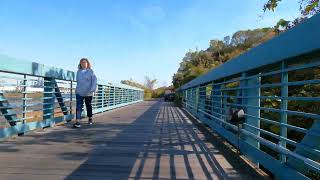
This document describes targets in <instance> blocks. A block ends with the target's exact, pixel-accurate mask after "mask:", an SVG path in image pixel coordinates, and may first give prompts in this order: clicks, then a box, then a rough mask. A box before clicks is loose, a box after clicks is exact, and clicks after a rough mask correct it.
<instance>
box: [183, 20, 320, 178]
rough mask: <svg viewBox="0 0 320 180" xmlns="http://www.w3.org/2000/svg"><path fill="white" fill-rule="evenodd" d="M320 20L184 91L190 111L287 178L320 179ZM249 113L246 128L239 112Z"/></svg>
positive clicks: (261, 164)
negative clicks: (237, 112)
mask: <svg viewBox="0 0 320 180" xmlns="http://www.w3.org/2000/svg"><path fill="white" fill-rule="evenodd" d="M319 24H320V15H316V16H314V17H313V18H311V19H309V20H307V21H305V22H303V23H302V24H300V25H298V26H297V27H295V28H293V29H291V30H289V31H287V32H285V33H283V34H281V35H279V36H278V37H276V38H274V39H272V40H270V41H269V42H266V43H264V44H262V45H260V46H258V47H256V48H253V49H252V50H250V51H248V52H247V53H244V54H243V55H241V56H239V57H237V58H235V59H233V60H230V61H228V62H227V63H225V64H223V65H221V66H220V67H217V68H215V69H214V70H212V71H211V72H209V73H207V74H205V75H203V76H200V77H198V78H196V79H194V80H192V81H191V82H189V83H186V84H185V85H183V86H182V87H181V88H180V89H179V92H181V93H182V95H183V96H182V99H183V106H184V108H185V109H186V110H187V111H188V112H189V113H190V114H192V115H193V116H195V117H196V118H198V119H199V120H200V121H202V122H203V123H205V124H207V125H208V126H210V127H211V128H212V129H213V130H214V131H216V132H218V133H219V134H220V135H221V136H222V137H224V138H225V139H226V140H228V141H229V142H230V143H231V144H233V145H234V146H236V147H237V148H238V149H239V151H240V152H241V153H242V154H243V155H245V156H246V157H247V158H248V159H250V160H251V161H252V162H254V163H255V164H256V165H257V166H259V167H264V168H266V169H268V170H269V171H270V172H271V173H273V174H274V175H275V177H276V178H279V179H289V178H292V179H308V178H320V108H319V106H320V98H319V97H320V93H319V90H320V36H316V35H315V34H319V33H320V26H319ZM240 109H242V110H244V112H245V118H244V122H241V121H240V120H239V119H238V120H237V119H236V120H235V119H234V117H235V116H233V114H232V113H231V112H233V111H237V110H240Z"/></svg>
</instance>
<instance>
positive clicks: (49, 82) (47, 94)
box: [43, 77, 55, 120]
mask: <svg viewBox="0 0 320 180" xmlns="http://www.w3.org/2000/svg"><path fill="white" fill-rule="evenodd" d="M53 81H54V79H53V78H49V77H45V78H44V90H43V120H46V119H52V118H53V117H54V101H55V100H54V98H53V90H54V87H53V86H54V82H53Z"/></svg>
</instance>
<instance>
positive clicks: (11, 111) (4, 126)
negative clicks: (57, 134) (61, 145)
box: [0, 56, 144, 138]
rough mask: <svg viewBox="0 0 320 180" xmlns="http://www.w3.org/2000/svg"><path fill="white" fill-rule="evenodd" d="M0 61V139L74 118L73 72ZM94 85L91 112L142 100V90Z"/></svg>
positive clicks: (24, 63) (18, 61) (102, 81)
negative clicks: (95, 87) (95, 89)
mask: <svg viewBox="0 0 320 180" xmlns="http://www.w3.org/2000/svg"><path fill="white" fill-rule="evenodd" d="M0 62H1V63H0V112H1V113H0V138H6V137H10V136H13V135H21V134H25V133H27V132H29V131H32V130H35V129H38V128H45V127H52V126H54V125H55V124H57V123H62V122H66V121H70V120H72V119H73V118H74V114H75V107H76V106H75V87H76V81H75V72H72V71H66V70H63V69H59V68H55V67H49V66H45V65H42V64H38V63H34V62H29V61H24V60H19V59H15V58H11V57H7V56H0ZM97 84H98V85H97V91H96V92H95V94H94V97H93V102H92V104H93V113H100V112H104V111H107V110H111V109H114V108H119V107H122V106H126V105H130V104H133V103H137V102H140V101H143V97H144V91H143V90H142V89H139V88H135V87H131V86H128V85H124V84H119V85H115V84H111V83H108V82H106V81H104V80H100V79H99V78H98V82H97ZM85 112H86V111H84V113H83V116H85Z"/></svg>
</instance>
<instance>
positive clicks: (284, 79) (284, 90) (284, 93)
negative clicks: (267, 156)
mask: <svg viewBox="0 0 320 180" xmlns="http://www.w3.org/2000/svg"><path fill="white" fill-rule="evenodd" d="M286 67H287V66H286V64H285V62H284V61H282V63H281V71H282V72H281V110H282V111H281V119H280V122H281V125H280V136H282V137H284V138H287V128H286V127H285V126H283V125H282V124H287V118H288V115H287V112H286V111H285V110H287V109H288V100H287V98H288V84H287V83H288V80H289V79H288V72H284V70H285V69H286ZM279 144H280V146H282V147H284V148H286V146H287V144H286V141H284V140H282V139H280V141H279ZM280 160H281V162H286V156H285V155H284V154H281V155H280Z"/></svg>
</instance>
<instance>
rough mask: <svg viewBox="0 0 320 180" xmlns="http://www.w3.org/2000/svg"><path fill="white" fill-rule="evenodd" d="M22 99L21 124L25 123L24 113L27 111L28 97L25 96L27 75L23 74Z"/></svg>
mask: <svg viewBox="0 0 320 180" xmlns="http://www.w3.org/2000/svg"><path fill="white" fill-rule="evenodd" d="M22 85H23V88H22V89H23V100H22V109H23V112H22V119H23V121H22V123H23V124H26V123H27V119H26V118H27V115H26V111H27V100H26V98H27V97H28V96H27V93H26V92H27V75H23V83H22Z"/></svg>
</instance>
